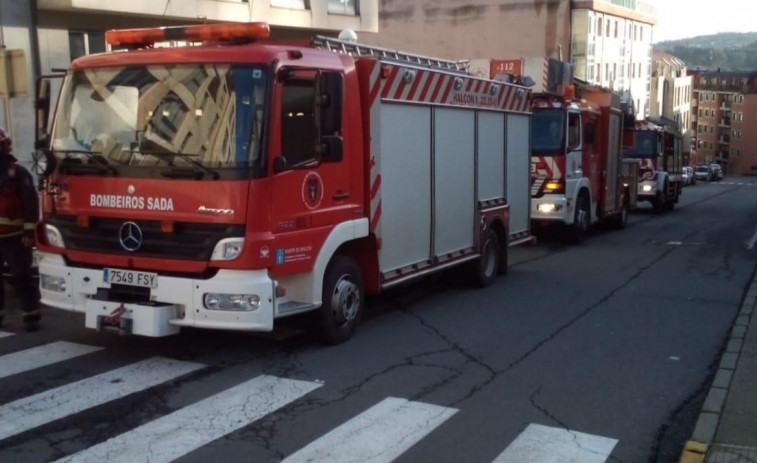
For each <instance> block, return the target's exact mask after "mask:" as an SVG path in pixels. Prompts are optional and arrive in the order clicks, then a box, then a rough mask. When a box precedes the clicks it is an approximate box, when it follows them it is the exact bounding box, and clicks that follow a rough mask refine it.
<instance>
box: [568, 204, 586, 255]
mask: <svg viewBox="0 0 757 463" xmlns="http://www.w3.org/2000/svg"><path fill="white" fill-rule="evenodd" d="M590 214H591V213H590V212H589V199H588V198H587V197H586V195H585V194H580V195H578V200H577V201H576V209H575V213H574V216H573V226H572V227H571V228H570V233H569V235H568V239H569V241H570V242H571V243H574V244H575V243H580V242H582V241H583V240H585V239H586V235H587V234H588V233H589V228H590V227H591V215H590Z"/></svg>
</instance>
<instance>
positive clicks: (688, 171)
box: [682, 166, 697, 185]
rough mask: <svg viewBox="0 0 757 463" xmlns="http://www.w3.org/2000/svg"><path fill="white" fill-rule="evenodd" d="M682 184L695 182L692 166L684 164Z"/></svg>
mask: <svg viewBox="0 0 757 463" xmlns="http://www.w3.org/2000/svg"><path fill="white" fill-rule="evenodd" d="M682 175H683V184H684V185H694V184H696V183H697V177H696V175H694V168H693V167H690V166H685V167H684V168H683V174H682Z"/></svg>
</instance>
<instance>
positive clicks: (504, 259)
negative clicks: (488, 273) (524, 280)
mask: <svg viewBox="0 0 757 463" xmlns="http://www.w3.org/2000/svg"><path fill="white" fill-rule="evenodd" d="M501 247H502V250H501V251H500V253H499V265H498V266H497V274H498V275H507V265H508V254H507V253H508V251H509V249H510V235H509V232H508V231H507V230H505V236H504V243H503V244H502V246H501Z"/></svg>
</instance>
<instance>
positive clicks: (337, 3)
mask: <svg viewBox="0 0 757 463" xmlns="http://www.w3.org/2000/svg"><path fill="white" fill-rule="evenodd" d="M328 8H329V13H336V14H348V15H356V14H358V0H329V5H328Z"/></svg>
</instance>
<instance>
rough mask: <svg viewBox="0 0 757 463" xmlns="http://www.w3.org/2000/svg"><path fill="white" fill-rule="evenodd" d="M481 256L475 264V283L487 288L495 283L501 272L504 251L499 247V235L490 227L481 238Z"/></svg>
mask: <svg viewBox="0 0 757 463" xmlns="http://www.w3.org/2000/svg"><path fill="white" fill-rule="evenodd" d="M480 253H481V256H480V257H479V258H478V259H477V260H476V262H475V265H476V267H475V273H474V274H473V276H474V279H473V283H474V284H475V285H476V286H478V287H479V288H486V287H487V286H490V285H491V284H492V283H494V279H495V278H497V274H498V273H499V271H500V265H499V264H500V259H501V257H502V249H501V248H500V245H499V237H497V233H496V232H495V231H494V230H493V229H492V228H491V227H489V228H488V229H487V230H486V231H485V232H484V233H483V235H482V237H481V247H480Z"/></svg>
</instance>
